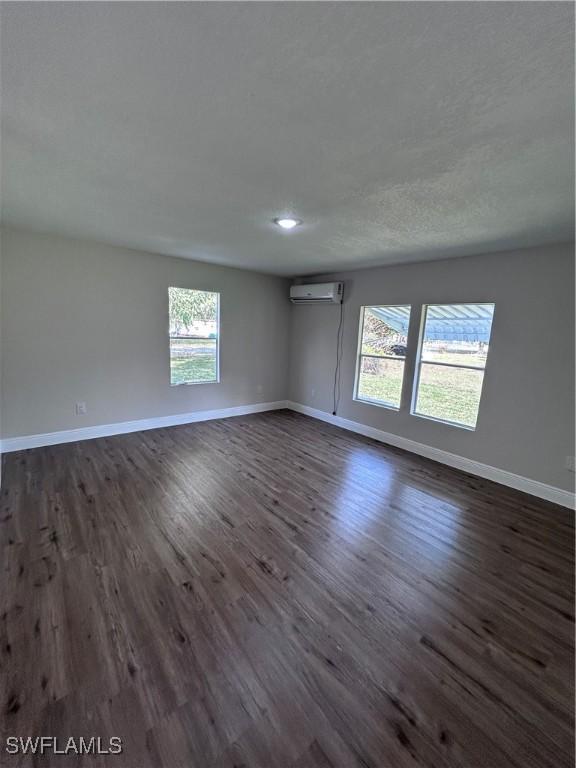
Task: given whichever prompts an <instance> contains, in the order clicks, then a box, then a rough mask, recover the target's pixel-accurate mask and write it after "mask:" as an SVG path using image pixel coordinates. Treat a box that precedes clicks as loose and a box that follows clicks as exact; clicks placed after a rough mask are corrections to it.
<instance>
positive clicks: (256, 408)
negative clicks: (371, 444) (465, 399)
mask: <svg viewBox="0 0 576 768" xmlns="http://www.w3.org/2000/svg"><path fill="white" fill-rule="evenodd" d="M280 408H290V409H291V410H293V411H297V412H298V413H303V414H305V415H306V416H312V417H313V418H315V419H320V420H321V421H326V422H328V423H329V424H333V425H334V426H337V427H341V428H342V429H347V430H349V431H351V432H356V433H358V434H360V435H364V436H365V437H371V438H372V439H374V440H378V441H379V442H381V443H387V444H388V445H393V446H395V447H396V448H402V449H403V450H405V451H409V452H411V453H416V454H418V455H419V456H425V457H426V458H428V459H433V460H434V461H438V462H440V463H441V464H447V465H448V466H449V467H454V468H456V469H461V470H462V471H464V472H469V473H470V474H472V475H477V476H478V477H484V478H486V479H487V480H493V481H494V482H496V483H500V484H501V485H507V486H509V487H510V488H515V489H516V490H518V491H524V493H529V494H530V495H532V496H537V497H538V498H540V499H546V501H552V502H554V503H555V504H560V505H561V506H563V507H569V508H570V509H574V505H575V504H574V502H575V499H574V494H573V493H570V491H564V490H562V489H561V488H555V487H554V486H552V485H546V483H541V482H539V481H538V480H531V479H530V478H528V477H522V475H515V474H514V473H513V472H508V471H506V470H504V469H498V468H497V467H492V466H490V465H489V464H482V463H481V462H479V461H474V460H473V459H467V458H465V457H464V456H457V455H456V454H454V453H448V451H443V450H441V449H440V448H434V447H433V446H431V445H425V444H424V443H417V442H416V441H414V440H409V439H408V438H406V437H401V436H400V435H394V434H393V433H391V432H384V431H383V430H381V429H376V428H375V427H369V426H366V425H365V424H360V423H359V422H357V421H351V420H350V419H344V418H342V417H341V416H332V414H330V413H326V412H325V411H319V410H318V409H317V408H310V407H309V406H307V405H302V404H301V403H294V402H292V401H290V400H278V401H276V402H273V403H254V404H252V405H239V406H235V407H233V408H219V409H216V410H211V411H192V412H190V413H177V414H174V415H171V416H159V417H157V418H153V419H137V420H136V421H121V422H117V423H115V424H102V425H99V426H94V427H82V428H80V429H68V430H63V431H60V432H46V433H44V434H41V435H23V436H22V437H8V438H5V439H4V440H2V441H0V446H1V452H2V453H10V452H12V451H23V450H26V449H28V448H40V447H42V446H44V445H58V444H59V443H73V442H77V441H78V440H92V439H94V438H97V437H110V436H112V435H123V434H127V433H129V432H141V431H143V430H147V429H158V428H160V427H173V426H176V425H178V424H192V423H193V422H196V421H209V420H211V419H226V418H229V417H231V416H245V415H247V414H250V413H262V412H263V411H276V410H278V409H280Z"/></svg>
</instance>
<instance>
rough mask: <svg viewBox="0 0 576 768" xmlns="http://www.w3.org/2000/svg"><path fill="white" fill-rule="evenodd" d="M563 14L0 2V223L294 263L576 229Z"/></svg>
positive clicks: (320, 266)
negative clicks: (286, 218)
mask: <svg viewBox="0 0 576 768" xmlns="http://www.w3.org/2000/svg"><path fill="white" fill-rule="evenodd" d="M573 14H574V10H573V6H572V4H571V3H553V2H550V3H549V2H543V3H538V2H534V3H521V2H520V3H497V2H486V3H484V2H471V3H452V2H448V3H430V2H423V3H417V2H410V3H404V2H401V3H385V2H383V3H356V2H352V3H315V2H307V3H90V2H88V3H25V2H24V3H19V2H16V3H3V4H2V86H3V100H2V159H3V172H2V183H3V220H4V222H5V223H6V224H9V225H13V226H18V227H24V228H29V229H34V230H37V231H42V232H54V233H60V234H64V235H71V236H78V237H85V238H91V239H95V240H101V241H105V242H110V243H115V244H118V245H125V246H129V247H133V248H142V249H146V250H150V251H157V252H160V253H166V254H172V255H177V256H187V257H190V258H193V259H200V260H204V261H211V262H215V263H222V264H230V265H235V266H238V267H244V268H249V269H257V270H262V271H265V272H272V273H278V274H285V275H295V274H306V273H312V272H321V271H327V270H335V269H342V268H352V267H359V266H369V265H372V264H387V263H398V262H403V261H414V260H423V259H428V258H444V257H446V256H458V255H464V254H469V253H479V252H484V251H495V250H505V249H508V248H514V247H520V246H532V245H538V244H541V243H546V242H558V241H561V240H570V239H572V236H573V212H574V202H573V169H574V158H573V146H572V145H573V98H574V90H573V52H572V47H573V39H572V38H573ZM290 212H293V213H294V214H296V215H297V216H299V217H301V218H302V219H303V220H304V224H303V226H301V227H299V228H298V229H297V230H295V231H293V232H290V233H286V232H282V231H280V230H277V229H276V228H274V226H273V225H272V224H271V223H270V220H271V219H272V218H273V217H274V216H277V215H279V214H283V213H290Z"/></svg>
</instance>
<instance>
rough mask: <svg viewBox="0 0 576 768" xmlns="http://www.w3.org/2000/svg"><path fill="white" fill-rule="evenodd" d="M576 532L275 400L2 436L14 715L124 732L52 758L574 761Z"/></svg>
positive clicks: (522, 766)
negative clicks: (194, 419) (37, 444)
mask: <svg viewBox="0 0 576 768" xmlns="http://www.w3.org/2000/svg"><path fill="white" fill-rule="evenodd" d="M573 537H574V529H573V524H572V520H571V514H570V513H569V511H568V510H565V509H562V508H560V507H556V506H554V505H552V504H548V503H546V502H541V501H538V500H536V499H533V498H531V497H529V496H526V495H523V494H521V493H518V492H515V491H512V490H508V489H506V488H504V487H502V486H498V485H495V484H492V483H490V482H488V481H483V480H480V479H477V478H473V477H471V476H469V475H465V474H463V473H460V472H457V471H455V470H451V469H449V468H446V467H443V466H441V465H439V464H435V463H433V462H430V461H427V460H425V459H420V458H418V457H415V456H412V455H410V454H407V453H404V452H402V451H400V450H396V449H394V448H388V447H386V446H383V445H380V444H378V443H375V442H373V441H370V440H367V439H364V438H362V437H357V436H355V435H352V434H350V433H347V432H344V431H342V430H339V429H337V428H335V427H331V426H328V425H326V424H323V423H321V422H318V421H315V420H312V419H309V418H307V417H305V416H300V415H297V414H295V413H291V412H287V411H278V412H275V413H269V414H261V415H257V416H248V417H239V418H235V419H227V420H224V421H213V422H205V423H200V424H194V425H190V426H184V427H174V428H170V429H160V430H155V431H150V432H143V433H136V434H132V435H125V436H121V437H113V438H105V439H100V440H91V441H86V442H81V443H75V444H69V445H61V446H54V447H50V448H40V449H35V450H31V451H26V452H21V453H14V454H9V455H7V456H6V457H5V464H4V478H3V491H2V505H1V515H0V554H1V557H2V571H1V578H2V583H1V594H0V602H1V603H2V606H1V622H0V641H1V663H2V668H1V687H2V691H1V696H2V699H1V706H2V733H3V734H4V735H6V734H10V735H50V736H57V737H59V738H60V739H63V740H66V739H67V738H68V737H69V736H74V737H76V738H79V737H80V736H81V735H84V736H86V737H90V736H92V735H94V736H101V737H103V739H108V738H109V737H110V736H119V737H121V738H122V739H123V747H124V751H123V754H122V756H121V757H116V756H108V757H99V758H98V757H95V756H87V757H84V758H76V759H73V761H72V762H71V759H70V758H66V757H45V758H44V759H43V760H37V761H36V762H35V763H33V764H34V765H49V766H54V767H55V768H58V767H59V766H67V765H71V764H73V765H86V766H101V765H104V766H116V767H117V768H120V767H121V768H136V766H137V767H138V768H180V766H186V768H196V767H197V768H232V767H233V766H235V767H236V768H239V767H240V766H242V768H274V767H278V768H330V767H331V766H332V767H336V766H338V767H341V768H351V767H353V766H361V767H363V768H404V767H407V766H418V767H420V768H421V767H422V766H435V767H436V766H437V767H440V766H453V767H454V768H456V767H457V766H458V767H462V768H483V767H486V768H500V767H501V766H502V767H503V766H506V767H507V768H508V767H509V766H517V767H518V768H561V767H563V766H571V765H572V760H573V749H572V728H573V676H574V669H573V662H572V651H573V580H574V570H573V567H574V566H573V555H574V551H573ZM0 749H1V750H2V753H3V754H2V757H0V763H2V764H3V765H4V764H5V765H7V766H12V765H14V766H16V765H28V763H26V762H19V758H16V757H10V756H8V755H6V754H5V753H4V743H2V744H0ZM2 761H4V762H2Z"/></svg>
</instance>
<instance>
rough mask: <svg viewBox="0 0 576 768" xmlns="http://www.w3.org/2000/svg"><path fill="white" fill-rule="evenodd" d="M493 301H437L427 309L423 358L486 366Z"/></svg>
mask: <svg viewBox="0 0 576 768" xmlns="http://www.w3.org/2000/svg"><path fill="white" fill-rule="evenodd" d="M493 314H494V304H437V305H430V306H429V307H428V308H427V310H426V324H425V328H424V338H423V343H422V352H421V359H422V360H425V361H429V362H438V363H452V364H455V365H471V366H474V367H476V368H484V367H485V365H486V357H487V355H488V345H489V343H490V331H491V329H492V317H493Z"/></svg>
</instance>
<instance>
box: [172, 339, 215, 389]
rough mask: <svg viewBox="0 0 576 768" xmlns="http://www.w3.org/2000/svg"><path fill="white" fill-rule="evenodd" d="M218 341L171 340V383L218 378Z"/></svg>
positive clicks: (187, 382) (188, 382)
mask: <svg viewBox="0 0 576 768" xmlns="http://www.w3.org/2000/svg"><path fill="white" fill-rule="evenodd" d="M217 370H218V369H217V357H216V339H192V338H191V339H170V383H171V384H190V383H191V382H197V381H215V380H216V378H217Z"/></svg>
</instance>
